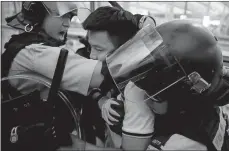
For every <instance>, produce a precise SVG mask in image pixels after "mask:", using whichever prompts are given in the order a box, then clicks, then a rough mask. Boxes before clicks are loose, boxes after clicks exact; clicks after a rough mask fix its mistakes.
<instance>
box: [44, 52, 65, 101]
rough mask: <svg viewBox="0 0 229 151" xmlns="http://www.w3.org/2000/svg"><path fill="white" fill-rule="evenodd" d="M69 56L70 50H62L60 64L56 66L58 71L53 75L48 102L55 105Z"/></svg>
mask: <svg viewBox="0 0 229 151" xmlns="http://www.w3.org/2000/svg"><path fill="white" fill-rule="evenodd" d="M67 56H68V50H66V49H61V51H60V55H59V58H58V62H57V65H56V69H55V72H54V75H53V80H52V84H51V88H50V91H49V95H48V99H47V101H50V102H52V103H53V104H54V102H53V101H54V99H55V97H56V95H57V92H58V89H59V87H60V83H61V80H62V77H63V73H64V68H65V64H66V61H67Z"/></svg>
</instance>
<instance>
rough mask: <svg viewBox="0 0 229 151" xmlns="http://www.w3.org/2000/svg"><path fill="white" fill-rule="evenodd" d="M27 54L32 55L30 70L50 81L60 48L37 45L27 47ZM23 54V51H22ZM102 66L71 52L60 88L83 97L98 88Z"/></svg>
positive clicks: (101, 77)
mask: <svg viewBox="0 0 229 151" xmlns="http://www.w3.org/2000/svg"><path fill="white" fill-rule="evenodd" d="M26 50H27V51H29V52H27V54H26V53H24V54H25V55H24V56H23V57H24V58H25V59H27V58H28V57H27V56H26V55H28V53H29V54H31V53H33V56H32V57H31V58H33V60H32V62H33V65H32V67H31V68H32V70H33V71H34V72H36V73H39V74H41V75H43V76H45V77H47V78H50V79H52V78H53V75H54V72H55V68H56V64H57V60H58V57H59V53H60V48H58V47H49V46H43V45H39V44H33V45H30V46H28V47H27V49H26ZM24 52H25V51H24ZM101 66H102V64H101V63H100V62H98V61H96V60H92V59H86V58H84V57H81V56H79V55H77V54H75V53H73V52H69V54H68V57H67V61H66V65H65V69H64V74H63V78H62V81H61V87H62V88H63V89H66V90H70V91H75V92H78V93H80V94H83V95H87V94H88V91H89V88H94V87H99V86H100V84H101V82H102V79H103V76H102V75H100V73H101Z"/></svg>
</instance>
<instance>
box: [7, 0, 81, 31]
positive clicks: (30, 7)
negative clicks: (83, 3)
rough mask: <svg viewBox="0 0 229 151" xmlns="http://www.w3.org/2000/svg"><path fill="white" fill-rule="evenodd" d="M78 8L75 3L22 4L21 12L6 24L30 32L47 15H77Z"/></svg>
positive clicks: (36, 2) (32, 2)
mask: <svg viewBox="0 0 229 151" xmlns="http://www.w3.org/2000/svg"><path fill="white" fill-rule="evenodd" d="M77 8H78V7H77V3H75V2H74V3H73V2H58V1H56V2H46V1H44V2H42V1H25V2H22V9H21V12H19V13H18V14H16V15H14V16H11V17H8V18H6V22H7V25H8V26H11V27H13V28H17V29H21V30H25V31H26V32H29V31H32V29H33V26H36V25H37V24H41V23H42V22H43V20H44V18H45V16H46V14H47V13H48V14H50V15H53V16H57V17H61V16H63V15H64V14H67V13H70V12H71V13H73V14H72V15H77Z"/></svg>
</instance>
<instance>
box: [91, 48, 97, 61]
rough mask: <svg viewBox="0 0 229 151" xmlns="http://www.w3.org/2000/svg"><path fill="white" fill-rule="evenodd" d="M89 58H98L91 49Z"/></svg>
mask: <svg viewBox="0 0 229 151" xmlns="http://www.w3.org/2000/svg"><path fill="white" fill-rule="evenodd" d="M90 58H91V59H93V60H98V58H97V55H96V53H95V52H94V51H93V50H91V53H90Z"/></svg>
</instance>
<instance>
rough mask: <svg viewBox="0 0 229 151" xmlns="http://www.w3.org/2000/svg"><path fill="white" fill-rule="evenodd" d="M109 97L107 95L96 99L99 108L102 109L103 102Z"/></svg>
mask: <svg viewBox="0 0 229 151" xmlns="http://www.w3.org/2000/svg"><path fill="white" fill-rule="evenodd" d="M108 99H109V97H107V96H103V97H102V98H100V99H99V101H98V106H99V108H100V109H102V106H103V105H104V104H105V102H106V101H107V100H108Z"/></svg>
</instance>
